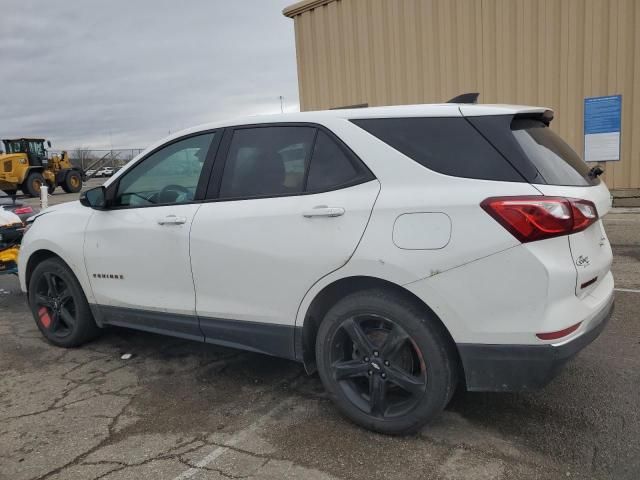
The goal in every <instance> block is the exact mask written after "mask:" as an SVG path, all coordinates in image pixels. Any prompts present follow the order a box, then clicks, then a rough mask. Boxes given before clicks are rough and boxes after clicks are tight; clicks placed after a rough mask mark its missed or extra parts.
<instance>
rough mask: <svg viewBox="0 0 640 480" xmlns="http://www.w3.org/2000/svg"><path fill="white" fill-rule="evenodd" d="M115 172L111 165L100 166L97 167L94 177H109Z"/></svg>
mask: <svg viewBox="0 0 640 480" xmlns="http://www.w3.org/2000/svg"><path fill="white" fill-rule="evenodd" d="M114 173H115V169H114V168H113V167H102V168H101V169H99V170H98V171H97V172H96V174H95V175H94V177H110V176H111V175H113V174H114Z"/></svg>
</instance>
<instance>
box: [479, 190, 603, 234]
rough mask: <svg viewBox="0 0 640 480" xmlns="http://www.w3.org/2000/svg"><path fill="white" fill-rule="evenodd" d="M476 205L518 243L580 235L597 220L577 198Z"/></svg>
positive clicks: (490, 200) (501, 199)
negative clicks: (578, 233)
mask: <svg viewBox="0 0 640 480" xmlns="http://www.w3.org/2000/svg"><path fill="white" fill-rule="evenodd" d="M480 206H481V207H482V208H483V209H484V210H485V211H486V212H487V213H488V214H489V215H491V216H492V217H493V218H494V219H495V220H496V221H497V222H498V223H499V224H500V225H502V226H503V227H504V228H506V229H507V230H509V232H511V234H512V235H513V236H514V237H516V238H517V239H518V240H520V241H521V242H522V243H526V242H533V241H535V240H542V239H545V238H551V237H557V236H560V235H569V234H571V233H576V232H580V231H582V230H584V229H586V228H587V227H588V226H589V225H591V224H592V223H594V222H595V221H596V220H597V219H598V211H597V210H596V207H595V205H594V204H593V202H590V201H589V200H580V199H577V198H564V197H545V196H523V197H491V198H487V199H486V200H484V201H483V202H482V203H481V204H480Z"/></svg>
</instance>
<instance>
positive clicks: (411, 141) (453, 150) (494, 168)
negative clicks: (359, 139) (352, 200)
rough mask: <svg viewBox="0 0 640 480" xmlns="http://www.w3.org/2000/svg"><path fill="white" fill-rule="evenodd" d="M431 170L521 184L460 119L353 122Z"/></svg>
mask: <svg viewBox="0 0 640 480" xmlns="http://www.w3.org/2000/svg"><path fill="white" fill-rule="evenodd" d="M352 122H353V123H355V124H356V125H358V126H359V127H361V128H363V129H364V130H366V131H367V132H369V133H370V134H372V135H374V136H375V137H377V138H379V139H380V140H382V141H383V142H385V143H386V144H388V145H389V146H391V147H393V148H395V149H396V150H398V151H399V152H401V153H403V154H405V155H406V156H408V157H409V158H411V159H413V160H415V161H416V162H418V163H419V164H421V165H423V166H425V167H427V168H428V169H430V170H433V171H436V172H438V173H443V174H445V175H452V176H455V177H464V178H476V179H482V180H499V181H506V182H522V181H523V178H522V176H521V175H520V174H519V173H518V172H517V171H516V170H515V169H514V168H513V166H512V165H511V164H510V163H509V162H508V161H507V160H505V158H504V157H503V156H502V155H501V154H500V153H499V152H498V151H497V150H496V149H495V148H493V146H492V145H491V144H490V143H489V142H487V141H486V140H485V139H484V138H483V137H482V135H480V134H479V133H478V131H477V130H476V129H475V128H473V126H472V125H471V124H469V122H467V120H465V119H464V118H462V117H446V118H438V117H429V118H376V119H361V120H352Z"/></svg>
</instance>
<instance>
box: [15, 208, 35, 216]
mask: <svg viewBox="0 0 640 480" xmlns="http://www.w3.org/2000/svg"><path fill="white" fill-rule="evenodd" d="M13 213H15V214H16V215H24V214H25V213H33V208H31V207H19V208H16V209H15V210H14V211H13Z"/></svg>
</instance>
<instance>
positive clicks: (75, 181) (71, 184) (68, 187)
mask: <svg viewBox="0 0 640 480" xmlns="http://www.w3.org/2000/svg"><path fill="white" fill-rule="evenodd" d="M62 189H63V190H64V191H65V192H67V193H78V192H79V191H80V190H81V189H82V176H81V175H80V173H79V172H77V171H75V170H69V171H68V172H67V174H66V175H65V177H64V180H63V181H62Z"/></svg>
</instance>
